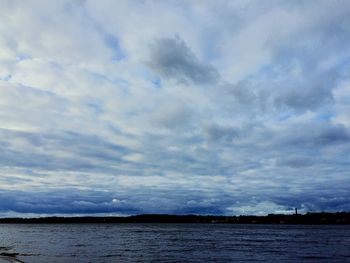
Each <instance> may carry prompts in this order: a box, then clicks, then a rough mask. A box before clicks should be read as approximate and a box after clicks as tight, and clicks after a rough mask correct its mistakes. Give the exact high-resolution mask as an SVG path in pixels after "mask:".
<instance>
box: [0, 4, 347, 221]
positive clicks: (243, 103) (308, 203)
mask: <svg viewBox="0 0 350 263" xmlns="http://www.w3.org/2000/svg"><path fill="white" fill-rule="evenodd" d="M349 43H350V1H346V0H334V1H331V0H329V1H322V0H320V1H302V0H301V1H273V0H271V1H253V0H244V1H240V0H235V1H229V0H227V1H224V0H215V1H209V0H204V1H196V0H193V1H187V0H186V1H185V0H176V1H175V0H173V1H171V0H169V1H167V0H165V1H157V0H154V1H148V0H144V1H143V0H130V1H122V0H118V1H112V0H110V1H108V0H85V1H84V0H52V1H39V0H28V1H20V0H0V217H6V216H25V217H31V216H43V215H65V216H69V215H133V214H143V213H171V214H217V215H241V214H254V215H265V214H268V213H292V212H293V209H294V207H297V208H298V209H299V211H300V212H302V213H305V212H312V211H329V212H331V211H349V210H350V188H349V186H350V75H349V70H350V45H349Z"/></svg>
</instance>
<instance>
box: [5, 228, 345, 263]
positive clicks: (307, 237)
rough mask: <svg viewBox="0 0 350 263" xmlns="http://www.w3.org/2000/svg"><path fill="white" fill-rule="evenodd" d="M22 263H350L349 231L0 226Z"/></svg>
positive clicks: (335, 229) (9, 246) (324, 229)
mask: <svg viewBox="0 0 350 263" xmlns="http://www.w3.org/2000/svg"><path fill="white" fill-rule="evenodd" d="M0 246H1V247H8V248H11V251H12V252H17V253H19V255H18V256H17V259H19V260H21V261H23V262H33V263H34V262H35V263H40V262H259V261H261V262H350V226H300V225H297V226H293V225H218V224H82V225H74V224H66V225H6V224H5V225H0Z"/></svg>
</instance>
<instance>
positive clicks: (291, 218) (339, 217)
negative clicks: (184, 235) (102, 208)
mask: <svg viewBox="0 0 350 263" xmlns="http://www.w3.org/2000/svg"><path fill="white" fill-rule="evenodd" d="M83 223H89V224H103V223H199V224H201V223H215V224H325V225H326V224H327V225H348V224H350V212H337V213H325V212H319V213H307V214H292V215H284V214H269V215H267V216H249V215H241V216H214V215H169V214H143V215H133V216H125V217H117V216H108V217H106V216H103V217H99V216H82V217H56V216H54V217H40V218H0V224H83Z"/></svg>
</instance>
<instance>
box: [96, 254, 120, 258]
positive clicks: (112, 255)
mask: <svg viewBox="0 0 350 263" xmlns="http://www.w3.org/2000/svg"><path fill="white" fill-rule="evenodd" d="M112 257H122V255H121V254H108V255H102V256H101V258H112Z"/></svg>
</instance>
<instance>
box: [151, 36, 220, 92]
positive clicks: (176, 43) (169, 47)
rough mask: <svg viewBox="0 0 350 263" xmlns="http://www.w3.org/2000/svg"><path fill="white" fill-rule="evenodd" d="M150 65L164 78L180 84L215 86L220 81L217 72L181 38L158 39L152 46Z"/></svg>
mask: <svg viewBox="0 0 350 263" xmlns="http://www.w3.org/2000/svg"><path fill="white" fill-rule="evenodd" d="M148 64H149V65H150V67H151V68H152V69H153V70H154V71H155V72H156V73H158V74H159V75H160V76H162V77H164V78H169V79H174V80H176V81H178V82H180V83H181V82H184V83H186V82H193V83H195V84H205V85H209V84H213V83H215V82H217V81H218V80H219V73H218V72H217V70H216V69H215V68H214V67H213V66H210V65H208V64H205V63H201V62H200V61H198V59H197V57H196V56H195V55H194V54H193V52H192V51H191V49H190V48H189V47H188V46H187V45H186V43H185V42H184V41H183V40H181V39H180V38H179V37H175V38H162V39H157V40H156V41H155V43H153V44H152V45H151V55H150V59H149V62H148Z"/></svg>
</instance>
